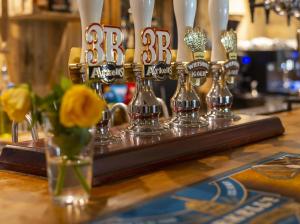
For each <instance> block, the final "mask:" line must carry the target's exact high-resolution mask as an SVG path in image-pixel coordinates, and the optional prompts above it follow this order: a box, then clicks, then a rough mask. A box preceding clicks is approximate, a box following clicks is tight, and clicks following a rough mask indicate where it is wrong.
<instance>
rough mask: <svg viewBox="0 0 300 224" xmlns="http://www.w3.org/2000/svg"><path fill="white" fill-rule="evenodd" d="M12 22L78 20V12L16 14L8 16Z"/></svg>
mask: <svg viewBox="0 0 300 224" xmlns="http://www.w3.org/2000/svg"><path fill="white" fill-rule="evenodd" d="M9 19H10V21H12V22H20V21H51V22H56V21H57V22H69V21H78V22H79V21H80V17H79V14H77V13H76V14H75V13H62V12H39V13H35V14H29V15H17V16H12V17H10V18H9Z"/></svg>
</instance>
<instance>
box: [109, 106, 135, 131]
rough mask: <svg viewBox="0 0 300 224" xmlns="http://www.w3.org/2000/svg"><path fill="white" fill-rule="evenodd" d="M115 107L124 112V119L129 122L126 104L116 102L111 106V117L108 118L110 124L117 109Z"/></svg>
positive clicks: (112, 122)
mask: <svg viewBox="0 0 300 224" xmlns="http://www.w3.org/2000/svg"><path fill="white" fill-rule="evenodd" d="M117 109H120V110H123V111H124V113H125V117H126V121H127V122H129V121H130V117H129V113H128V108H127V105H126V104H124V103H116V104H114V105H113V106H112V108H111V110H110V113H111V119H110V122H109V123H110V126H112V125H113V124H114V121H115V112H116V111H117Z"/></svg>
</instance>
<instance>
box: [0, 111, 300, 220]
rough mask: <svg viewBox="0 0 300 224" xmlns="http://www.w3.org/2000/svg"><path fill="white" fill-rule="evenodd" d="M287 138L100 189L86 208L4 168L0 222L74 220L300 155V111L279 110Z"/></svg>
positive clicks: (0, 184)
mask: <svg viewBox="0 0 300 224" xmlns="http://www.w3.org/2000/svg"><path fill="white" fill-rule="evenodd" d="M278 116H279V117H280V118H281V120H282V122H283V125H284V126H285V129H286V132H285V134H284V135H283V136H280V137H277V138H273V139H269V140H265V141H262V142H259V143H256V144H251V145H248V146H244V147H240V148H236V149H232V150H230V151H227V152H224V153H219V154H215V155H214V156H210V157H206V158H203V159H199V160H192V161H188V162H184V163H180V164H177V165H172V166H169V167H167V168H164V169H163V170H159V171H156V172H152V173H149V174H146V175H142V176H137V177H134V178H130V179H126V180H122V181H120V182H114V183H112V184H107V185H103V186H100V187H96V188H94V189H93V191H92V198H91V201H90V203H89V204H88V205H87V206H85V207H82V208H74V207H71V206H69V207H59V206H57V205H54V204H53V203H52V202H51V198H50V196H49V194H48V190H47V181H46V179H42V178H38V177H33V176H26V175H23V174H19V173H9V172H7V171H0V189H1V190H0V191H1V193H0V223H7V222H9V223H74V222H84V221H89V220H93V219H94V218H96V217H99V216H101V215H104V214H107V213H109V212H112V211H115V210H117V209H122V208H125V207H126V206H131V205H134V204H135V203H138V202H141V201H143V200H145V199H148V198H151V197H153V196H156V195H159V194H162V193H164V192H168V191H171V190H174V189H177V188H181V187H182V186H185V185H187V184H191V183H194V182H197V181H200V180H204V179H206V178H208V177H211V176H214V175H216V174H219V173H222V172H225V171H227V170H230V169H233V168H237V167H239V166H241V165H244V164H247V163H249V162H254V161H257V160H260V159H262V158H264V157H267V156H269V155H272V154H275V153H277V152H292V153H300V110H295V111H291V112H286V113H282V114H278Z"/></svg>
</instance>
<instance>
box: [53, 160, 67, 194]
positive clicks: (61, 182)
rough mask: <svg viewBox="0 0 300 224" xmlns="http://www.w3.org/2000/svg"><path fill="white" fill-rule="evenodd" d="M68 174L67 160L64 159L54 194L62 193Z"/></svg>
mask: <svg viewBox="0 0 300 224" xmlns="http://www.w3.org/2000/svg"><path fill="white" fill-rule="evenodd" d="M65 176H66V161H65V160H63V162H62V164H61V165H60V166H59V171H58V177H57V181H56V185H55V191H54V195H56V196H57V195H60V194H61V191H62V188H63V186H64V182H65Z"/></svg>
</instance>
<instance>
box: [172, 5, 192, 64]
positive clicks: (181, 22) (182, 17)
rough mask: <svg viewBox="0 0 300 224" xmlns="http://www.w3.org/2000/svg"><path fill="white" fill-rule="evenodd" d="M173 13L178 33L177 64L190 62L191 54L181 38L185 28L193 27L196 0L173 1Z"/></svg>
mask: <svg viewBox="0 0 300 224" xmlns="http://www.w3.org/2000/svg"><path fill="white" fill-rule="evenodd" d="M173 6H174V13H175V18H176V24H177V31H178V46H177V59H176V61H177V62H187V61H191V60H192V59H193V58H192V52H191V50H190V49H189V48H188V47H187V46H186V45H185V43H184V41H183V38H184V34H185V31H186V27H187V26H189V27H193V26H194V20H195V15H196V8H197V0H173Z"/></svg>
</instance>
